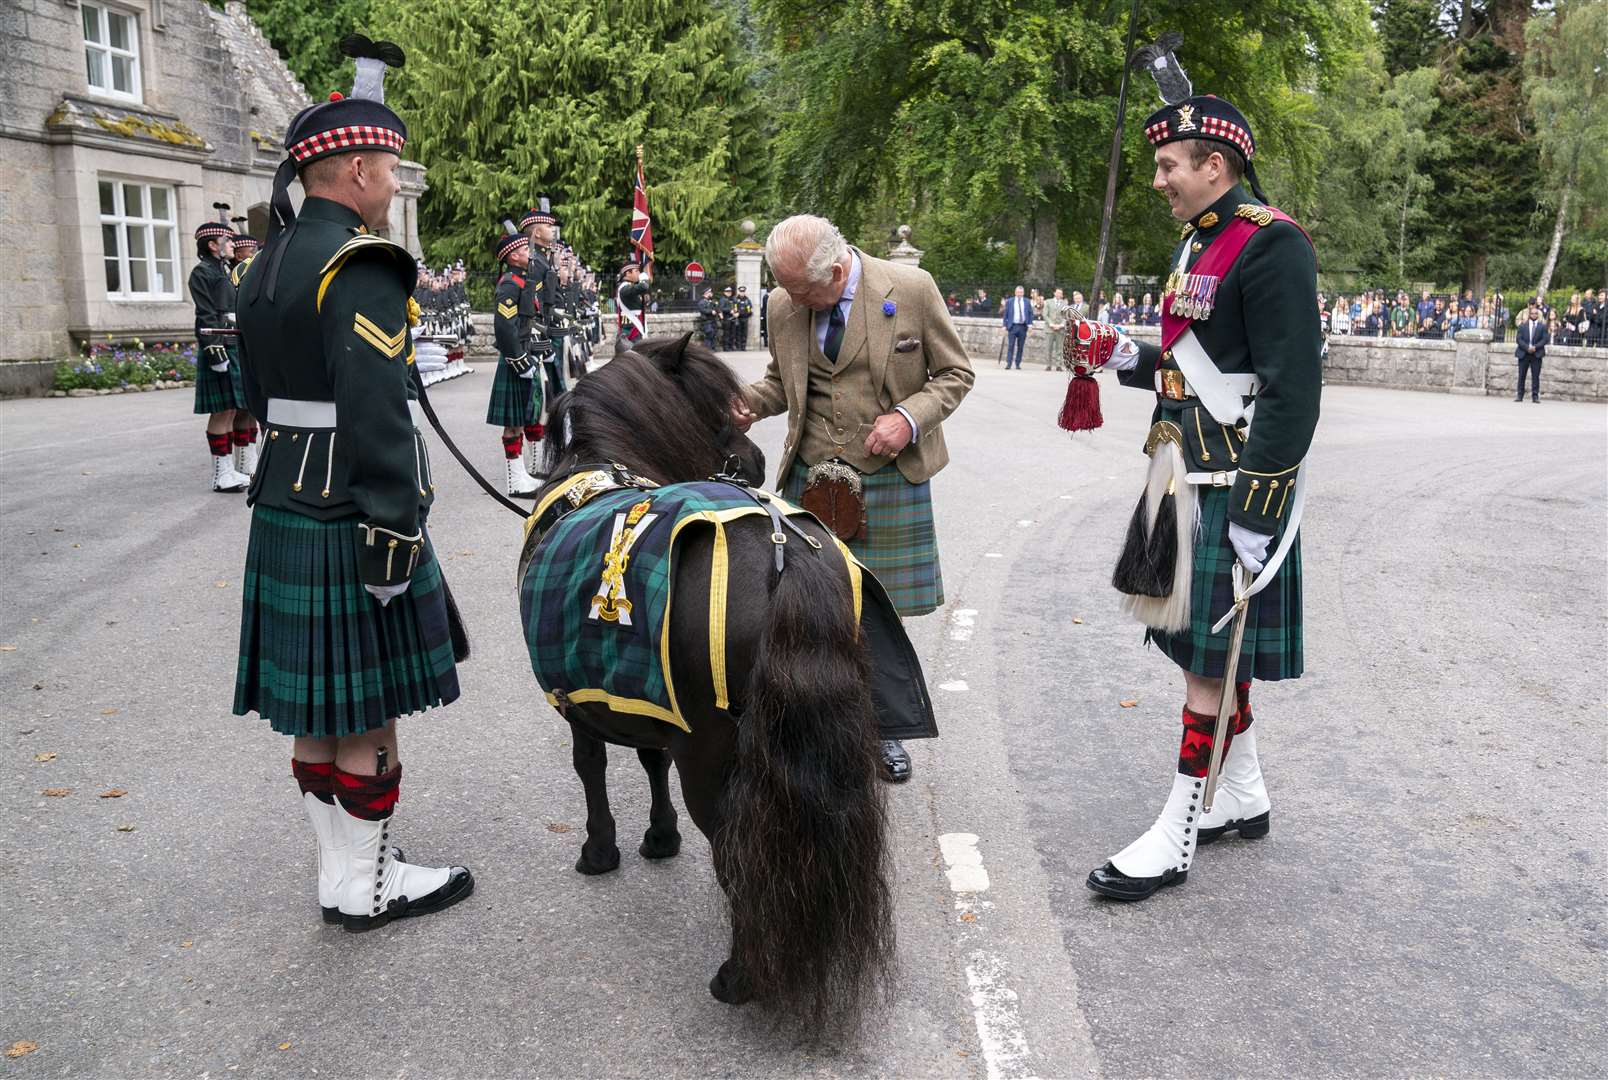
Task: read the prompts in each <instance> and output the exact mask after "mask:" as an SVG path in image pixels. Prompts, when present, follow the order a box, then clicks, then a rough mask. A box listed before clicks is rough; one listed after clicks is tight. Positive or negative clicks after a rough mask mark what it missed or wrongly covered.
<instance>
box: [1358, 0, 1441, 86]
mask: <svg viewBox="0 0 1608 1080" xmlns="http://www.w3.org/2000/svg"><path fill="white" fill-rule="evenodd" d="M1443 6H1444V5H1443V0H1379V2H1377V3H1375V4H1374V6H1373V17H1374V26H1375V27H1376V28H1377V29H1378V31H1379V46H1380V49H1381V50H1382V52H1383V54H1384V60H1385V69H1386V70H1387V71H1389V72H1390V74H1392V75H1400V74H1402V73H1403V72H1407V71H1412V70H1414V69H1415V68H1421V67H1427V66H1429V65H1431V64H1433V63H1434V62H1435V58H1436V56H1437V55H1438V54H1439V52H1440V49H1441V46H1442V45H1443V44H1444V43H1445V40H1446V34H1445V33H1444V32H1443V31H1442V29H1441V25H1440V22H1441V9H1442V7H1443Z"/></svg>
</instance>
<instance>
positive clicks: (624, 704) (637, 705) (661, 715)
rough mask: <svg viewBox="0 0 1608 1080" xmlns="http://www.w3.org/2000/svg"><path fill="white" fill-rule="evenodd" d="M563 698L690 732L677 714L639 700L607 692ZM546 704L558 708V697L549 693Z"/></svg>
mask: <svg viewBox="0 0 1608 1080" xmlns="http://www.w3.org/2000/svg"><path fill="white" fill-rule="evenodd" d="M564 697H565V698H567V699H568V700H569V701H571V702H573V703H574V704H576V705H591V704H603V705H607V706H608V707H609V708H611V709H613V710H614V711H615V712H618V713H630V714H632V715H633V716H646V717H649V718H650V719H653V720H662V721H664V722H665V723H667V724H674V725H675V726H676V727H678V728H680V729H681V730H682V731H685V732H688V733H690V732H691V731H692V729H691V728H689V727H688V726H687V722H686V721H685V720H683V719H681V717H680V715H679V714H676V713H670V712H667V711H665V710H664V709H661V708H660V707H659V706H657V705H655V704H654V703H653V702H651V701H643V700H642V699H641V698H627V697H619V696H617V695H615V694H611V693H609V692H608V691H607V690H566V691H565V692H564ZM547 703H548V704H549V705H551V706H553V708H555V709H556V708H558V707H559V702H558V695H557V694H554V693H551V692H549V693H548V694H547Z"/></svg>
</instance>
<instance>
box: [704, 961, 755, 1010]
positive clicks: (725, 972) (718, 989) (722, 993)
mask: <svg viewBox="0 0 1608 1080" xmlns="http://www.w3.org/2000/svg"><path fill="white" fill-rule="evenodd" d="M709 993H710V994H711V995H712V996H713V997H714V999H715V1000H716V1001H721V1002H725V1003H726V1004H727V1005H744V1004H747V1003H748V1002H749V1001H752V1000H753V997H754V994H753V991H751V990H750V989H749V988H748V983H747V980H745V979H742V978H740V977H738V976H737V975H735V974H734V973H733V971H732V966H731V961H730V960H727V961H725V962H724V963H722V964H721V965H720V970H719V971H717V972H715V977H714V978H713V979H710V980H709Z"/></svg>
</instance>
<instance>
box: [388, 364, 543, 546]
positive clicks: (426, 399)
mask: <svg viewBox="0 0 1608 1080" xmlns="http://www.w3.org/2000/svg"><path fill="white" fill-rule="evenodd" d="M413 371H414V379H413V385H414V386H415V387H417V388H418V391H419V407H420V408H422V409H423V410H424V415H425V418H426V419H428V420H429V421H430V426H431V427H433V428H435V433H436V434H437V435H439V436H441V441H442V442H443V443H445V444H446V446H447V449H448V450H450V451H451V452H452V456H453V457H455V458H457V459H458V464H459V465H462V466H463V471H464V472H466V473H468V474H469V475H470V476H471V477H472V478H473V479H474V482H475V483H477V484H479V485H480V486H481V487H482V488H484V489H485V490H486V494H487V495H490V496H491V497H492V498H493V499H496V500H497V501H498V502H500V503H502V505H504V506H506V507H508V509H510V510H512V511H513V512H514V513H516V514H518V515H519V516H520V517H521V518H527V517H529V516H530V511H529V510H528V509H526V508H525V507H523V506H520V505H519V504H518V503H516V502H514V501H513V500H512V499H510V498H509V497H508V496H506V495H504V494H503V493H502V492H500V491H498V490H497V488H496V486H495V485H494V484H492V482H491V481H490V480H487V479H486V478H485V477H484V476H481V475H480V470H478V469H476V468H475V467H474V466H473V465H471V464H469V459H468V458H466V457H464V455H463V451H462V450H459V449H458V444H457V443H455V442H453V441H452V436H451V435H448V434H447V429H446V428H444V427H442V426H441V418H440V417H438V416H437V415H436V411H435V406H434V405H431V404H430V394H429V392H428V391H426V390H425V388H424V377H423V376H422V375H420V374H419V370H418V368H414V369H413Z"/></svg>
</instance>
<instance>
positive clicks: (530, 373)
mask: <svg viewBox="0 0 1608 1080" xmlns="http://www.w3.org/2000/svg"><path fill="white" fill-rule="evenodd" d="M519 377H520V378H521V379H534V378H535V377H536V365H535V364H532V365H531V366H530V367H528V368H526V369H525V370H524V371H521V372H520V373H519Z"/></svg>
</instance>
